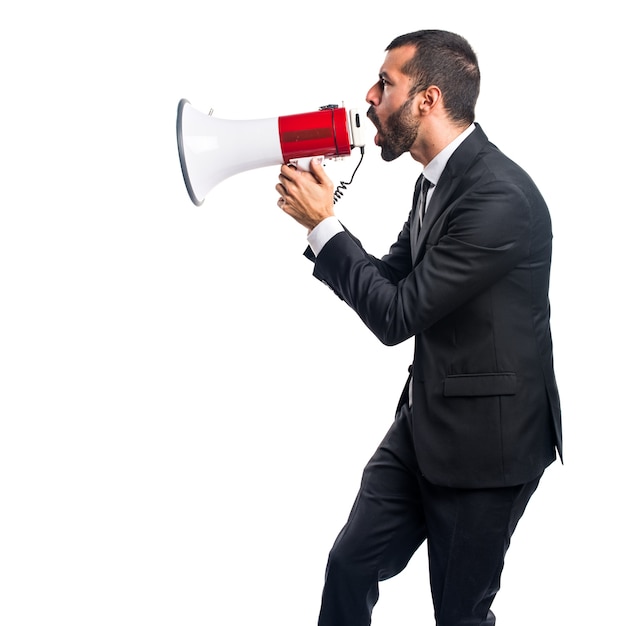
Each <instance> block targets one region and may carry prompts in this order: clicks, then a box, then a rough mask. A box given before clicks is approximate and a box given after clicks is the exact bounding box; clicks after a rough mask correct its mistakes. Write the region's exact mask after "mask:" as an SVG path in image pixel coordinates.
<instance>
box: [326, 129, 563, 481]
mask: <svg viewBox="0 0 626 626" xmlns="http://www.w3.org/2000/svg"><path fill="white" fill-rule="evenodd" d="M418 182H419V181H418ZM415 200H416V199H415V198H414V206H415ZM413 213H414V211H412V212H411V215H410V216H409V219H408V221H407V222H406V223H405V224H404V227H403V229H402V231H401V233H400V234H399V236H398V239H397V241H396V242H395V243H394V244H393V245H392V246H391V248H390V250H389V253H388V254H387V255H386V256H384V257H383V258H382V259H377V258H375V257H373V256H371V255H369V254H367V253H366V252H365V250H364V249H363V247H362V246H361V244H360V243H359V241H358V240H357V239H356V238H354V237H353V236H352V235H351V234H350V233H349V232H347V231H346V232H343V233H340V234H338V235H335V236H334V237H333V238H332V239H331V240H330V241H329V242H328V243H327V244H326V245H325V246H324V248H323V249H322V251H321V252H320V254H319V256H318V257H317V258H316V259H315V269H314V275H315V276H316V277H317V278H319V279H320V280H322V281H323V282H325V283H326V284H327V285H329V286H330V287H331V288H332V289H333V290H334V291H335V293H336V294H337V295H338V296H339V297H340V298H342V299H343V300H345V302H347V303H348V304H349V305H350V306H351V307H352V308H353V309H354V310H355V311H356V312H357V314H358V315H359V316H360V317H361V319H362V320H363V322H364V323H365V324H366V325H367V326H368V327H369V328H370V329H371V331H372V332H373V333H374V334H375V335H376V336H377V337H378V338H379V339H380V340H381V341H382V342H383V343H385V344H387V345H394V344H398V343H400V342H403V341H405V340H406V339H408V338H410V337H415V355H414V361H413V365H412V368H411V369H412V384H413V389H412V392H413V394H412V395H413V404H412V430H413V438H414V446H415V451H416V454H417V460H418V463H419V466H420V469H421V471H422V473H423V474H424V476H425V477H426V478H427V479H428V480H429V481H431V482H432V483H435V484H438V485H444V486H450V487H466V488H482V487H500V486H508V485H514V484H520V483H523V482H527V481H529V480H531V479H533V478H535V477H537V476H538V475H540V474H541V473H542V472H543V470H544V469H545V467H546V466H547V465H549V464H550V463H551V462H552V461H554V459H555V458H556V454H555V448H556V449H557V450H558V451H559V454H560V455H561V458H562V444H561V418H560V406H559V397H558V391H557V385H556V381H555V376H554V371H553V363H552V339H551V334H550V306H549V301H548V285H549V276H550V262H551V249H552V230H551V222H550V216H549V213H548V208H547V206H546V204H545V202H544V200H543V198H542V197H541V194H540V193H539V191H538V189H537V188H536V186H535V184H534V183H533V181H532V180H531V179H530V177H529V176H528V175H527V174H526V173H525V172H524V171H523V170H522V169H521V168H520V167H519V166H517V165H516V164H515V163H513V162H512V161H511V160H510V159H508V158H507V157H506V156H505V155H504V154H502V153H501V152H500V151H499V150H498V149H497V148H496V147H495V146H494V145H493V144H491V143H490V142H489V141H488V139H487V137H486V135H485V134H484V132H483V131H482V129H481V128H480V127H479V126H478V125H477V128H476V129H475V130H474V132H472V133H471V134H470V135H469V137H468V138H467V139H466V140H465V141H463V143H462V144H461V145H460V146H459V147H458V148H457V150H456V151H455V152H454V153H453V155H452V156H451V158H450V159H449V161H448V163H447V165H446V167H445V170H444V171H443V173H442V175H441V178H440V180H439V182H438V184H437V186H436V187H435V191H434V193H433V195H432V198H431V201H430V204H429V207H428V212H427V214H426V217H425V220H424V223H423V226H422V229H421V231H420V233H419V237H418V239H417V244H416V246H417V249H416V250H413V257H414V258H415V262H413V261H412V254H411V252H412V251H411V234H410V233H411V228H412V227H413V226H414V224H413V222H414V219H413ZM406 391H407V390H406V388H405V392H404V393H405V394H406ZM404 400H406V398H401V402H403V401H404Z"/></svg>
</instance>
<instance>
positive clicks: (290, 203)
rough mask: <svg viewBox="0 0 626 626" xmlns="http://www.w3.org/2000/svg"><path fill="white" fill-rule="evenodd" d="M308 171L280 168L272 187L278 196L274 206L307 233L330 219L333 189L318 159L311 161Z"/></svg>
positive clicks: (286, 166)
mask: <svg viewBox="0 0 626 626" xmlns="http://www.w3.org/2000/svg"><path fill="white" fill-rule="evenodd" d="M310 168H311V171H310V172H305V171H303V170H299V169H297V168H296V167H295V166H293V165H283V166H282V167H281V168H280V175H279V177H278V180H279V181H280V182H279V183H278V185H276V191H278V193H279V194H280V198H279V199H278V203H277V204H278V206H279V207H280V208H281V209H282V210H283V211H284V212H285V213H287V215H291V217H293V219H294V220H296V222H298V223H299V224H302V226H304V227H305V228H308V229H309V231H311V230H313V229H314V228H315V227H316V226H317V225H318V224H319V223H320V222H321V221H322V220H324V219H326V218H327V217H330V216H331V215H334V210H333V193H334V186H333V183H332V181H331V180H330V178H328V176H326V172H325V171H324V167H323V166H322V163H321V159H312V160H311V165H310Z"/></svg>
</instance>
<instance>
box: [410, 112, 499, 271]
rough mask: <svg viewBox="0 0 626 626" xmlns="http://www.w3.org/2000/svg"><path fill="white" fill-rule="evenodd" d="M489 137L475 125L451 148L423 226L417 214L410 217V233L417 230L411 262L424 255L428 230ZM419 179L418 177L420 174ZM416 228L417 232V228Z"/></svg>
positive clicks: (418, 182) (446, 204) (415, 197)
mask: <svg viewBox="0 0 626 626" xmlns="http://www.w3.org/2000/svg"><path fill="white" fill-rule="evenodd" d="M487 141H488V139H487V136H486V135H485V133H484V132H483V130H482V128H481V127H480V126H479V125H478V124H476V129H475V130H474V132H473V133H471V134H470V136H469V137H468V138H467V139H466V140H465V141H464V142H463V143H462V144H461V145H460V146H459V147H458V148H457V149H456V150H455V151H454V153H453V154H452V156H451V157H450V159H449V160H448V163H447V164H446V166H445V168H444V170H443V172H442V173H441V177H440V178H439V181H438V182H437V185H436V186H435V189H434V191H433V195H432V196H431V198H430V202H429V204H428V210H427V211H426V216H425V217H424V221H423V223H422V228H419V226H417V227H416V225H415V223H416V222H417V216H415V219H413V220H412V222H411V224H412V226H411V232H413V230H414V229H415V230H416V234H417V237H416V240H415V242H414V241H413V238H411V253H412V258H413V265H415V262H416V260H417V259H421V258H422V256H423V255H424V247H425V246H426V240H427V238H428V232H429V231H430V230H431V228H432V226H433V224H434V223H435V222H436V221H437V220H438V219H439V216H440V215H441V214H442V213H443V211H444V210H445V208H446V207H448V206H449V204H450V199H451V198H452V197H453V196H454V194H455V191H456V189H457V187H458V185H459V183H460V182H461V179H462V176H463V174H465V172H466V171H467V170H468V168H469V167H470V165H471V164H472V163H473V162H474V160H475V159H476V156H477V155H478V153H479V152H480V150H481V149H482V148H483V146H484V145H485V144H486V143H487ZM420 179H421V176H420ZM420 179H418V181H417V185H416V187H415V189H416V192H415V195H414V197H413V209H414V211H413V213H415V206H416V203H417V195H418V194H419V184H420ZM418 229H419V231H418Z"/></svg>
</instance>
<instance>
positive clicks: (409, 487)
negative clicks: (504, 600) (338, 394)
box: [318, 406, 539, 626]
mask: <svg viewBox="0 0 626 626" xmlns="http://www.w3.org/2000/svg"><path fill="white" fill-rule="evenodd" d="M412 441H413V438H412V435H411V427H410V417H409V410H408V406H404V407H402V409H401V410H400V412H399V413H398V415H397V417H396V420H395V422H394V423H393V425H392V426H391V428H390V430H389V432H388V433H387V435H386V436H385V438H384V439H383V441H382V443H381V445H380V447H379V448H378V450H377V451H376V453H375V454H374V456H373V457H372V458H371V460H370V461H369V463H368V464H367V466H366V467H365V470H364V472H363V480H362V483H361V488H360V490H359V493H358V495H357V498H356V501H355V503H354V506H353V508H352V511H351V513H350V516H349V518H348V521H347V523H346V525H345V526H344V528H343V529H342V530H341V532H340V534H339V536H338V537H337V540H336V541H335V544H334V545H333V547H332V549H331V551H330V555H329V558H328V565H327V568H326V580H325V584H324V590H323V594H322V606H321V611H320V616H319V622H318V624H319V626H367V625H369V624H371V615H372V609H373V608H374V605H375V604H376V601H377V600H378V583H379V581H382V580H386V579H388V578H391V577H392V576H395V575H396V574H398V573H399V572H401V571H402V570H403V569H404V568H405V567H406V565H407V563H408V562H409V559H410V558H411V556H412V555H413V554H414V552H415V551H416V550H417V548H418V547H419V546H420V545H421V544H422V543H423V542H424V541H425V540H426V542H427V546H428V560H429V571H430V584H431V594H432V600H433V606H434V612H435V618H436V622H437V626H491V625H493V624H495V616H494V615H493V613H492V612H491V610H490V607H491V603H492V602H493V600H494V598H495V595H496V593H497V592H498V590H499V588H500V575H501V573H502V569H503V566H504V555H505V553H506V551H507V548H508V547H509V543H510V539H511V535H512V534H513V531H514V530H515V526H516V525H517V522H518V521H519V519H520V518H521V516H522V514H523V512H524V509H525V507H526V504H527V503H528V501H529V499H530V497H531V495H532V494H533V493H534V491H535V489H536V488H537V485H538V484H539V478H537V479H536V480H534V481H532V482H531V483H527V484H524V485H519V486H515V487H505V488H496V489H452V488H447V487H438V486H435V485H432V484H431V483H429V482H428V481H426V480H425V479H424V477H423V476H422V475H421V472H420V471H419V467H418V463H417V459H416V458H415V452H414V448H413V443H412Z"/></svg>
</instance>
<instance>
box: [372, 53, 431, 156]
mask: <svg viewBox="0 0 626 626" xmlns="http://www.w3.org/2000/svg"><path fill="white" fill-rule="evenodd" d="M414 53H415V48H414V47H413V46H402V47H400V48H394V49H393V50H390V51H389V52H388V53H387V56H386V57H385V61H384V63H383V65H382V67H381V69H380V74H379V80H378V82H377V83H376V84H374V85H373V86H372V87H371V89H370V90H369V91H368V92H367V96H366V100H367V101H368V102H369V103H370V105H371V106H370V108H369V109H368V111H367V117H368V118H369V119H370V120H371V121H372V123H373V124H374V126H376V130H377V131H378V132H377V133H376V137H375V138H374V141H375V143H376V145H378V146H380V148H381V156H382V158H383V159H384V160H385V161H393V160H394V159H397V158H398V157H399V156H400V155H401V154H404V153H405V152H408V151H409V150H410V148H411V146H412V145H413V143H414V142H415V139H416V138H417V135H418V131H419V126H420V123H419V120H418V118H417V116H416V115H415V112H414V97H409V93H410V89H411V84H412V83H411V79H410V78H409V77H408V76H407V75H406V74H403V73H402V67H404V64H405V63H406V62H407V61H409V59H411V58H412V57H413V54H414Z"/></svg>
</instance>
